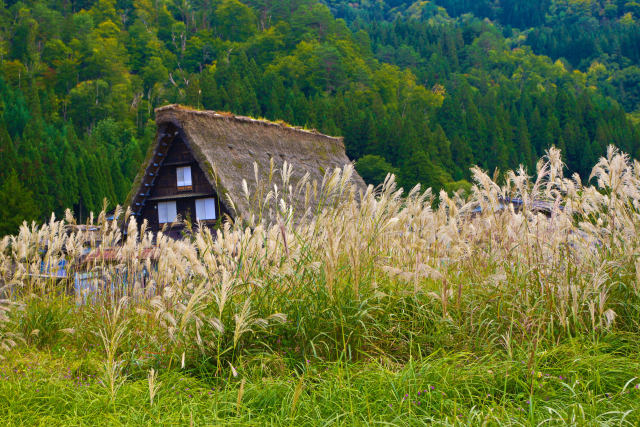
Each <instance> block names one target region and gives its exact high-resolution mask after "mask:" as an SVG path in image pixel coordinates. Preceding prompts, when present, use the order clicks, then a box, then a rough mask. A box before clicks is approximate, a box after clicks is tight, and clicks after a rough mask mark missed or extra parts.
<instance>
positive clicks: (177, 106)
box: [154, 104, 343, 141]
mask: <svg viewBox="0 0 640 427" xmlns="http://www.w3.org/2000/svg"><path fill="white" fill-rule="evenodd" d="M154 111H155V113H156V114H157V113H162V112H165V111H180V112H184V113H188V114H195V115H202V116H207V117H213V118H221V119H233V120H235V121H238V122H244V123H259V124H263V125H267V126H275V127H279V128H282V129H287V130H292V131H296V132H300V133H305V134H310V135H314V136H320V137H324V138H328V139H333V140H337V141H341V140H342V139H343V138H342V137H341V136H331V135H327V134H324V133H322V132H319V131H318V130H317V129H304V128H303V127H300V126H293V125H290V124H288V123H284V122H274V121H271V120H268V119H256V118H253V117H249V116H241V115H237V114H233V113H227V112H220V111H215V110H198V109H195V108H193V107H188V106H185V105H181V104H169V105H164V106H162V107H158V108H156V109H155V110H154Z"/></svg>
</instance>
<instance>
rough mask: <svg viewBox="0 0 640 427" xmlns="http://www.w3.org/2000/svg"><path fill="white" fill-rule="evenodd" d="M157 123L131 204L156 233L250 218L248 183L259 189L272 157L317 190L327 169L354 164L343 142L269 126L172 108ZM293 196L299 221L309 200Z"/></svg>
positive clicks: (161, 111)
mask: <svg viewBox="0 0 640 427" xmlns="http://www.w3.org/2000/svg"><path fill="white" fill-rule="evenodd" d="M156 124H157V134H156V139H155V141H154V143H153V144H152V146H151V147H150V149H149V153H148V155H147V160H146V161H145V164H144V165H143V166H142V169H141V171H140V172H139V173H138V176H137V177H136V179H135V181H134V184H133V189H132V191H131V193H130V195H129V199H128V204H129V206H130V207H131V209H132V211H133V213H134V214H135V215H137V216H138V218H139V219H140V220H142V219H146V220H147V221H148V223H149V227H150V228H151V229H152V230H154V231H157V230H158V229H160V228H162V227H163V225H165V224H170V223H173V222H175V219H176V217H181V218H189V217H190V218H191V219H192V220H193V222H196V221H199V222H204V223H207V222H209V223H211V222H214V221H217V220H218V219H219V218H221V217H223V216H225V215H226V216H229V217H230V218H233V219H236V218H237V217H238V216H240V217H242V218H245V219H246V218H247V217H248V216H249V215H250V211H251V206H250V201H248V200H247V198H246V197H244V194H245V193H244V189H243V180H246V182H247V184H248V185H247V186H248V188H249V189H251V190H255V189H258V188H260V186H261V185H263V184H264V183H266V182H267V181H268V174H269V171H270V165H271V161H272V160H271V159H273V163H274V165H275V167H276V168H278V169H281V168H282V166H283V164H284V162H285V161H286V162H287V163H288V164H290V165H291V166H292V175H291V179H290V183H291V184H292V186H294V187H295V185H296V184H297V183H298V182H299V181H300V180H301V179H302V178H303V176H304V175H305V174H306V173H308V174H309V178H310V181H311V182H313V181H317V182H318V185H319V184H320V183H321V182H322V179H323V177H324V175H325V173H326V172H327V171H331V170H333V169H335V168H342V167H343V166H344V165H345V164H349V163H350V160H349V159H348V158H347V156H346V154H345V148H344V142H343V140H342V138H336V137H330V136H327V135H323V134H320V133H318V132H316V131H310V130H304V129H300V128H295V127H291V126H288V125H284V124H280V123H273V122H269V121H266V120H257V119H252V118H249V117H242V116H235V115H232V114H228V113H218V112H215V111H199V110H193V109H189V108H186V107H182V106H179V105H168V106H165V107H161V108H158V109H156ZM254 162H255V163H256V164H257V166H258V168H257V170H258V174H257V180H256V174H255V168H254ZM351 181H352V184H354V185H355V187H356V189H363V188H364V187H365V184H364V181H363V180H362V178H361V177H360V176H358V175H357V174H356V173H354V175H353V177H352V180H351ZM292 198H293V199H292V201H291V204H292V205H293V206H294V215H298V216H299V215H302V214H303V213H304V212H303V208H302V207H303V205H304V200H303V198H304V195H303V194H301V193H296V194H293V196H292ZM231 204H233V208H232V206H231Z"/></svg>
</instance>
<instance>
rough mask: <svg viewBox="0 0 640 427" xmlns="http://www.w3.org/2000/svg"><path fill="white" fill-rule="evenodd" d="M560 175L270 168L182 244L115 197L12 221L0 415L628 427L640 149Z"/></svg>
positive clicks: (637, 305)
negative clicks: (445, 179) (426, 185)
mask: <svg viewBox="0 0 640 427" xmlns="http://www.w3.org/2000/svg"><path fill="white" fill-rule="evenodd" d="M563 170H564V166H563V164H562V161H561V154H560V152H559V151H558V150H556V149H551V150H549V152H548V153H547V155H546V156H545V157H544V158H543V159H541V160H540V161H539V162H538V166H537V170H536V171H535V173H534V174H532V175H533V176H531V175H529V174H528V173H527V171H525V170H523V169H520V170H517V171H509V172H506V173H503V174H501V175H498V174H496V175H495V176H493V177H492V176H489V175H488V174H487V173H485V172H484V171H482V170H480V169H473V170H472V174H473V181H474V182H473V186H472V189H471V191H470V193H469V194H462V192H460V193H459V194H447V193H446V192H440V194H438V195H434V194H432V192H431V190H430V189H428V190H426V191H422V189H420V188H419V187H416V188H413V189H411V190H410V191H403V190H402V189H399V188H397V186H396V183H395V180H394V177H393V176H388V177H387V179H386V181H385V182H384V184H382V185H380V186H379V187H377V188H373V187H371V186H370V187H369V188H368V189H367V191H366V192H365V193H357V192H356V191H355V189H354V188H353V187H352V186H351V185H350V184H349V181H350V177H351V174H352V173H353V169H352V168H351V166H346V167H345V168H343V169H342V170H335V171H330V172H328V173H327V174H326V176H325V178H324V180H323V182H310V181H309V180H303V181H302V182H301V183H299V184H298V185H297V186H295V187H293V186H291V185H290V184H289V177H290V175H291V167H290V166H289V165H287V164H285V165H284V166H283V167H282V168H280V169H276V168H275V166H274V165H273V164H272V165H271V170H270V173H269V180H268V182H266V183H263V185H262V186H261V187H260V188H248V186H247V185H246V182H245V183H244V185H243V190H244V191H243V192H244V194H237V195H235V196H236V197H239V198H245V199H246V200H247V201H248V202H249V203H250V205H251V206H252V207H253V210H252V214H251V215H250V217H249V218H243V219H242V220H237V221H235V222H234V223H231V222H224V223H222V225H221V226H220V228H219V229H217V230H215V231H209V230H208V229H205V230H204V231H202V232H200V231H197V229H198V227H197V224H188V229H189V230H190V232H189V233H187V234H186V235H185V238H184V239H182V240H179V241H176V240H172V239H170V238H168V237H166V236H164V235H163V234H162V233H160V234H159V235H158V236H153V235H152V234H151V233H150V232H147V231H146V225H145V224H141V225H138V224H136V222H135V220H133V219H132V220H129V219H128V216H129V215H128V214H127V212H124V211H123V210H122V209H120V208H116V211H115V218H114V219H113V220H108V219H107V214H106V208H105V211H103V212H101V213H100V214H99V215H98V216H97V217H91V218H90V219H89V220H88V222H87V224H86V225H85V226H82V227H80V226H78V224H76V221H75V219H74V218H73V216H72V215H71V213H70V212H67V215H66V216H65V219H64V220H58V219H56V218H55V217H53V216H52V218H51V220H50V221H49V222H48V223H47V224H42V225H36V224H26V223H25V224H24V225H23V226H22V227H21V228H20V231H19V233H18V234H17V235H15V236H7V237H5V238H3V239H2V240H1V241H0V419H1V420H3V421H5V422H6V423H7V424H9V425H14V424H15V425H25V424H29V425H31V424H36V425H85V424H89V425H92V424H101V425H104V424H109V425H122V424H127V425H130V424H131V425H156V424H169V425H173V424H188V425H265V424H266V425H282V424H285V425H326V424H328V425H363V424H384V425H422V424H437V425H502V424H505V425H539V424H542V425H567V424H569V425H638V424H639V423H640V412H639V411H640V390H639V387H640V329H639V326H640V259H639V255H640V234H639V231H640V163H639V162H637V161H632V160H631V159H630V158H629V157H628V156H627V155H625V154H623V153H620V152H618V151H617V150H616V149H615V148H614V147H610V148H609V150H608V152H607V155H606V157H604V158H602V159H601V160H600V161H599V162H598V164H597V165H595V167H594V168H593V172H592V174H591V179H590V180H589V183H583V182H581V180H580V178H579V177H578V176H577V175H576V176H571V177H566V176H564V174H563ZM256 174H257V172H256ZM296 193H302V194H304V197H305V200H306V201H307V204H306V209H307V210H306V212H305V213H304V215H302V217H303V219H302V220H300V221H296V220H294V214H293V211H292V207H291V206H292V203H291V200H292V195H294V194H296ZM514 200H517V201H518V203H517V204H516V203H512V201H514ZM229 203H230V204H232V200H229ZM265 218H274V220H273V221H271V222H267V220H266V219H265ZM125 231H126V233H125ZM107 249H108V250H109V251H111V253H113V254H115V255H114V256H112V257H111V258H108V257H104V256H102V257H101V256H94V257H91V256H83V254H86V253H87V251H89V253H90V254H91V253H94V254H96V253H97V254H100V253H106V252H107ZM149 254H151V255H149ZM63 260H64V262H65V263H66V265H65V270H66V276H65V277H56V276H57V275H56V274H53V273H55V272H56V266H58V265H59V263H60V262H61V261H63ZM76 273H78V274H83V275H84V276H83V277H87V278H88V279H87V280H86V285H87V286H85V287H83V288H80V289H79V291H75V292H74V277H75V274H76Z"/></svg>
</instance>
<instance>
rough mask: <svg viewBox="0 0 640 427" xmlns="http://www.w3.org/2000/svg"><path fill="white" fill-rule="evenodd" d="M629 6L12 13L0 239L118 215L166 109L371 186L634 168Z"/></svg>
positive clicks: (0, 18)
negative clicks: (321, 143) (303, 135)
mask: <svg viewBox="0 0 640 427" xmlns="http://www.w3.org/2000/svg"><path fill="white" fill-rule="evenodd" d="M638 18H640V6H638V3H635V2H625V1H618V0H616V1H604V0H599V1H596V0H592V1H588V0H581V1H566V0H565V1H560V0H548V1H540V2H530V1H526V0H503V1H489V0H482V1H468V0H436V1H419V2H410V1H401V0H395V1H385V2H382V1H377V2H373V1H351V2H346V1H332V0H328V1H326V2H321V1H318V0H295V1H294V0H279V1H278V0H246V1H242V2H241V1H239V0H208V1H204V0H155V1H153V2H152V1H150V0H134V1H132V0H117V1H116V0H97V1H93V0H81V1H75V2H69V1H67V0H46V1H45V0H28V1H17V2H16V1H13V0H10V1H5V2H4V7H3V8H2V12H1V15H0V94H1V96H0V102H1V104H0V235H2V234H5V233H7V232H10V231H14V230H15V228H16V226H17V224H18V223H19V222H20V221H21V220H22V219H23V218H31V219H38V220H43V219H46V218H47V217H48V215H49V214H50V212H52V211H55V212H57V213H58V214H60V213H61V212H62V211H63V210H64V208H66V207H72V208H73V209H74V210H75V212H76V214H77V215H78V216H79V218H83V217H86V216H87V214H88V212H89V211H92V210H93V211H96V210H100V208H101V206H102V200H103V198H105V197H106V198H108V199H109V200H110V201H112V202H113V203H115V202H122V201H123V200H124V198H125V196H126V194H127V192H128V191H129V188H130V183H131V181H132V179H133V177H134V175H135V173H136V171H137V168H138V167H139V165H140V162H141V161H142V159H143V157H144V154H145V152H146V148H147V146H148V144H149V142H150V141H151V139H152V138H153V136H154V132H155V128H154V125H153V109H154V108H155V107H157V106H160V105H163V104H166V103H173V102H179V103H183V104H188V105H191V106H195V107H199V108H206V109H215V110H228V111H232V112H234V113H238V114H246V115H251V116H256V117H265V118H268V119H273V120H284V121H287V122H289V123H292V124H295V125H300V126H306V127H308V128H316V129H318V130H320V131H322V132H325V133H328V134H333V135H343V136H344V137H345V144H346V147H347V153H348V155H349V156H350V158H351V159H353V160H357V162H358V163H357V167H358V170H359V171H360V172H361V174H362V175H363V177H364V178H365V179H366V180H368V181H369V182H373V183H377V182H379V181H380V180H381V179H382V178H383V177H384V175H385V174H386V173H387V172H389V171H390V172H395V173H397V174H398V177H399V181H400V183H401V184H402V185H404V186H405V187H408V186H413V185H414V184H416V183H422V184H423V185H425V186H433V187H436V188H447V189H453V188H457V187H460V186H464V185H465V182H466V181H465V180H466V179H468V178H469V175H468V174H469V172H468V168H469V166H471V165H472V164H478V165H480V166H481V167H483V168H486V169H489V170H493V169H495V168H499V169H505V168H507V167H516V166H517V165H518V164H523V165H525V166H526V167H527V168H528V169H529V170H533V168H534V161H535V159H537V158H538V157H540V155H541V154H542V153H543V151H544V149H545V148H547V147H549V146H551V145H556V146H558V147H560V148H561V149H562V150H563V154H564V156H565V158H564V160H565V162H566V163H567V166H568V168H569V169H570V170H571V171H575V172H578V173H580V174H581V175H582V177H583V179H586V178H588V174H589V167H590V166H591V165H593V164H594V163H595V162H596V159H597V158H598V157H599V156H600V155H602V154H603V153H604V152H605V147H606V145H607V144H615V145H617V146H619V147H620V148H621V149H623V150H624V151H626V152H628V153H631V154H632V155H634V156H635V157H640V131H639V130H638V128H637V127H636V126H635V125H634V124H633V117H634V113H637V111H638V105H639V103H640V89H639V88H640V86H639V85H638V83H639V82H640V68H638V62H639V61H640V24H639V23H638V22H637V21H636V19H638Z"/></svg>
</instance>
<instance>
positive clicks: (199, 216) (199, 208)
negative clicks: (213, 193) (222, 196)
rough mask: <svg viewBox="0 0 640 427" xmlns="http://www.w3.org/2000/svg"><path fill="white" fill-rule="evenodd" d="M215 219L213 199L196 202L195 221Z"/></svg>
mask: <svg viewBox="0 0 640 427" xmlns="http://www.w3.org/2000/svg"><path fill="white" fill-rule="evenodd" d="M206 219H216V202H215V199H214V198H213V197H210V198H208V199H198V200H196V221H204V220H206Z"/></svg>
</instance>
